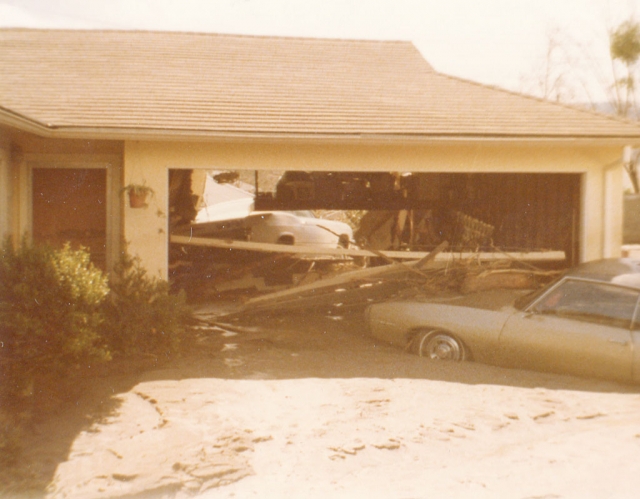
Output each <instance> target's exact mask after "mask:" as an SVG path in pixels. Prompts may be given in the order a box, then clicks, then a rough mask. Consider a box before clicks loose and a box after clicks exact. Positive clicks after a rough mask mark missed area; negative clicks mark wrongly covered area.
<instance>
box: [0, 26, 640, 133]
mask: <svg viewBox="0 0 640 499" xmlns="http://www.w3.org/2000/svg"><path fill="white" fill-rule="evenodd" d="M0 75H2V77H1V78H0V123H5V124H11V125H12V126H16V127H18V128H22V129H25V130H30V131H34V132H36V133H41V134H48V135H54V136H55V135H56V134H59V135H60V136H74V135H76V136H79V137H81V136H82V137H87V136H95V137H96V138H99V137H100V136H111V137H122V138H126V137H127V136H128V135H129V134H133V133H136V134H144V133H150V134H155V135H163V136H167V137H171V136H174V135H175V136H189V135H193V136H207V135H211V136H214V135H233V134H242V135H246V134H249V135H251V134H259V135H293V136H309V135H312V136H318V135H319V136H325V135H330V136H353V135H359V136H362V135H385V136H418V137H478V138H485V137H489V138H494V137H514V138H518V137H543V138H546V137H549V138H567V137H569V138H573V137H576V138H628V137H635V138H637V137H640V126H638V125H636V124H634V123H630V122H627V121H623V120H618V119H614V118H611V117H608V116H604V115H599V114H595V113H591V112H588V111H584V110H580V109H574V108H570V107H567V106H562V105H558V104H553V103H549V102H545V101H543V100H539V99H535V98H531V97H526V96H522V95H518V94H515V93H511V92H507V91H504V90H500V89H497V88H492V87H487V86H484V85H480V84H477V83H473V82H470V81H465V80H461V79H458V78H453V77H449V76H446V75H443V74H440V73H438V72H436V71H435V70H434V69H433V68H432V67H431V66H430V65H429V64H428V63H427V62H426V61H425V60H424V58H423V57H422V56H421V55H420V53H419V52H418V50H417V49H416V48H415V47H414V46H413V45H412V44H411V43H409V42H397V41H355V40H331V39H302V38H278V37H254V36H236V35H217V34H195V33H173V32H140V31H67V30H30V29H1V30H0Z"/></svg>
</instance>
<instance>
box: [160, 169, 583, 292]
mask: <svg viewBox="0 0 640 499" xmlns="http://www.w3.org/2000/svg"><path fill="white" fill-rule="evenodd" d="M187 172H189V171H187V170H185V171H178V170H175V171H172V173H171V180H170V182H171V192H172V196H171V213H172V228H171V232H172V235H180V234H181V235H182V236H185V235H189V236H190V237H195V238H210V239H217V240H227V241H247V242H252V243H265V244H282V245H289V246H297V245H307V247H309V248H312V247H316V248H320V247H322V246H323V245H332V246H334V247H348V246H350V245H351V247H358V248H371V249H374V250H383V251H384V250H390V249H391V250H397V251H406V252H425V251H427V252H428V251H431V250H432V249H434V248H435V247H436V246H438V245H439V244H440V243H441V242H442V241H443V240H446V241H447V242H448V243H449V245H450V246H449V251H451V252H462V251H465V252H469V251H471V252H506V253H522V252H529V253H530V252H542V253H544V252H556V253H560V254H562V255H563V258H562V259H561V261H560V262H554V264H556V265H559V266H570V265H572V264H574V263H577V262H578V261H579V258H580V255H579V248H580V244H579V239H580V237H579V236H580V230H579V227H580V220H579V217H580V183H581V177H580V175H578V174H535V173H527V174H505V173H445V172H434V173H424V172H406V173H389V172H305V171H286V172H284V171H257V172H256V171H231V170H224V171H207V172H204V174H203V172H198V173H197V174H196V173H194V172H191V173H187ZM180 192H181V193H182V194H179V193H180ZM186 196H188V199H189V202H188V203H187V202H185V200H186V199H187V197H186ZM296 217H297V219H296ZM284 219H286V222H283V221H282V220H284ZM312 219H320V220H322V221H323V224H324V225H326V227H325V228H324V229H321V230H320V231H317V230H316V231H315V233H314V230H312V228H311V226H312V225H313V224H317V222H313V221H311V220H312ZM269 220H271V221H272V222H273V223H272V224H271V225H269V223H270V222H269ZM329 220H330V221H332V222H337V223H338V224H344V225H347V226H349V228H350V231H347V230H344V229H342V228H336V227H342V226H341V225H336V226H331V227H330V226H329V225H330V224H329V223H328V222H327V223H325V222H324V221H329ZM257 222H259V224H257ZM276 224H280V225H285V226H286V227H284V228H283V227H278V228H277V229H276V228H274V226H275V225H276ZM287 224H288V225H287ZM258 225H260V226H258ZM267 225H269V227H266V226H267ZM327 229H328V230H327ZM305 230H307V235H304V231H305ZM305 238H306V239H305ZM345 238H346V239H348V241H345ZM249 247H250V246H249ZM170 254H171V255H172V261H171V262H170V268H171V269H172V274H174V273H175V272H174V270H175V269H176V268H179V267H181V266H183V265H185V261H184V260H185V257H186V260H189V263H188V265H190V266H191V267H192V268H194V267H193V262H194V261H196V260H199V261H200V263H202V261H206V262H208V263H209V264H210V263H211V262H212V261H214V260H218V261H223V260H225V261H226V260H229V259H233V258H237V265H238V267H239V268H240V267H243V268H244V267H246V266H247V265H251V262H252V257H253V258H254V260H256V261H257V260H258V259H261V258H263V257H265V255H264V254H258V253H252V252H251V251H249V252H246V251H238V250H234V249H233V248H231V247H226V248H217V249H216V250H215V251H214V250H212V249H211V248H210V247H192V246H190V247H189V248H186V247H185V246H180V245H175V244H174V245H172V249H171V252H170ZM247 255H249V258H247ZM268 258H271V260H270V261H271V262H272V263H273V266H274V267H277V266H278V265H288V264H291V263H290V262H288V263H287V260H286V258H282V255H275V256H274V255H270V256H269V257H268ZM322 258H323V259H327V257H326V255H325V256H323V257H322ZM295 260H296V261H298V260H299V258H296V259H295ZM248 262H249V263H248ZM283 262H285V263H283ZM196 266H197V265H196ZM205 273H206V272H205ZM226 274H227V275H228V276H229V278H232V277H233V276H234V272H233V271H232V270H228V271H226ZM207 275H208V274H207ZM219 278H220V277H219V276H218V277H217V279H218V280H219Z"/></svg>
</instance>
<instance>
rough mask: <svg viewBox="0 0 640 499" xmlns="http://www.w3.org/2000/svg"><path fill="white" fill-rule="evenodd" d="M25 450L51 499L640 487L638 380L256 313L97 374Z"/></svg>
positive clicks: (492, 494)
mask: <svg viewBox="0 0 640 499" xmlns="http://www.w3.org/2000/svg"><path fill="white" fill-rule="evenodd" d="M202 314H203V315H202V316H203V317H205V318H208V319H213V318H214V315H215V314H214V312H213V311H212V310H207V309H204V310H203V311H202ZM28 444H29V445H28V456H27V457H29V458H30V459H32V460H33V466H32V470H31V471H32V473H33V474H34V476H37V477H38V479H39V480H41V482H42V483H43V484H47V488H46V491H43V492H42V493H36V494H35V495H36V496H46V497H50V498H83V499H93V498H112V497H135V498H160V497H166V498H174V497H175V498H187V497H194V496H195V497H200V498H251V497H256V498H271V497H273V498H284V497H304V498H326V497H332V498H336V497H337V498H342V497H344V498H360V497H362V498H368V499H369V498H391V497H393V498H406V499H409V498H427V497H447V498H458V497H459V498H468V497H474V498H485V497H486V498H502V497H504V498H517V499H525V498H530V499H532V498H549V499H550V498H581V499H584V498H626V497H629V498H632V497H633V498H635V497H638V490H640V459H638V456H640V390H639V389H638V388H637V387H631V386H625V385H619V384H614V383H609V382H602V381H595V380H586V379H578V378H572V377H565V376H558V375H552V374H544V373H533V372H527V371H518V370H506V369H499V368H494V367H490V366H484V365H480V364H474V363H461V364H447V363H434V362H429V361H426V360H424V359H420V358H418V357H415V356H412V355H409V354H407V353H405V352H403V351H401V350H398V349H396V348H394V347H391V346H388V345H385V344H380V343H376V342H375V341H374V340H372V339H371V338H369V337H367V335H366V331H365V329H364V327H363V323H362V318H361V316H359V315H357V314H356V315H351V316H347V317H339V316H331V317H329V316H322V315H317V316H311V315H291V316H288V317H284V318H275V317H272V318H265V317H262V318H261V320H260V322H259V323H256V322H254V323H251V324H244V325H243V327H242V328H241V329H240V330H230V329H221V328H216V327H204V326H203V327H202V328H201V329H200V330H199V339H198V343H197V345H196V346H195V347H194V349H193V351H192V352H191V353H190V354H189V355H187V356H186V357H184V358H183V359H181V360H179V361H176V362H174V363H173V364H171V365H169V366H164V367H162V368H159V369H151V370H147V371H145V372H143V373H137V374H136V373H126V372H123V373H121V374H120V375H118V376H110V377H106V378H98V379H96V380H95V382H93V383H92V384H91V389H88V390H85V391H84V393H83V395H82V397H80V398H79V399H78V400H77V402H76V403H75V405H73V406H72V408H71V410H69V411H68V412H67V413H65V414H60V415H59V416H58V417H56V418H54V419H52V420H50V421H48V422H46V423H42V424H41V425H40V426H39V427H38V428H36V431H35V432H34V434H33V435H32V436H31V438H30V441H29V442H28Z"/></svg>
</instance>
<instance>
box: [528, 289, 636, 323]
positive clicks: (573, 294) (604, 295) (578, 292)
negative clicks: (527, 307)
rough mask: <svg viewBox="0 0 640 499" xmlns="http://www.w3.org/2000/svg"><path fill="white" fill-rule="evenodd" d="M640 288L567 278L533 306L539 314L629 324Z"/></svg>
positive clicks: (533, 309) (595, 321)
mask: <svg viewBox="0 0 640 499" xmlns="http://www.w3.org/2000/svg"><path fill="white" fill-rule="evenodd" d="M639 293H640V292H639V291H638V290H636V289H631V288H626V287H623V286H617V285H612V284H609V283H603V282H593V281H589V280H582V279H567V280H565V281H564V282H562V283H561V284H560V285H559V286H556V287H555V288H553V289H552V290H551V291H550V292H549V293H546V294H545V295H544V296H542V297H541V298H540V299H539V300H538V301H537V302H536V303H535V304H534V305H533V307H532V308H531V311H532V312H534V313H537V314H544V315H554V316H558V317H565V318H571V319H574V320H579V321H585V322H594V323H598V324H607V325H611V326H616V327H622V328H629V326H630V324H631V321H632V319H633V317H634V314H635V309H636V304H637V302H638V295H639Z"/></svg>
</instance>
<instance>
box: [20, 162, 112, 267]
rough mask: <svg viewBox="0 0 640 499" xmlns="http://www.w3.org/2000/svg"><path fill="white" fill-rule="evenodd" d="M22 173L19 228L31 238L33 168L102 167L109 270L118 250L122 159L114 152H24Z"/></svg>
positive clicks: (84, 168) (83, 168)
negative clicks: (24, 173) (24, 167)
mask: <svg viewBox="0 0 640 499" xmlns="http://www.w3.org/2000/svg"><path fill="white" fill-rule="evenodd" d="M24 159H25V164H26V175H25V176H24V177H23V185H22V186H21V191H22V192H24V193H25V196H24V197H23V198H22V202H21V203H20V204H21V206H20V213H21V214H22V216H20V217H19V230H20V233H21V234H27V239H28V241H29V242H32V237H33V170H34V169H39V168H42V169H44V168H47V169H82V170H86V169H104V170H106V183H107V192H106V193H105V196H106V204H107V206H106V216H107V219H106V227H105V229H106V254H105V259H106V268H107V271H111V270H112V269H113V267H114V265H115V264H116V263H117V261H118V259H119V258H120V253H121V250H122V248H121V247H122V225H123V224H122V218H121V217H122V201H121V196H120V190H121V187H122V158H121V157H120V156H119V155H114V154H101V155H95V154H39V153H35V154H25V158H24Z"/></svg>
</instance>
